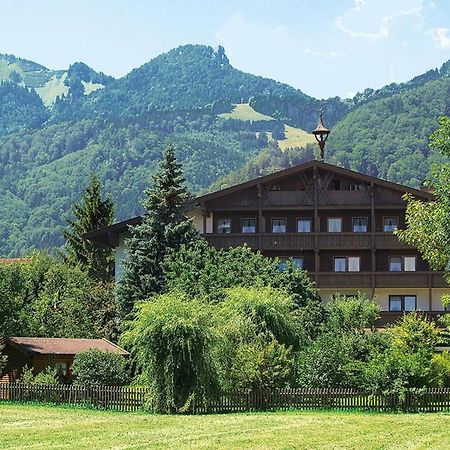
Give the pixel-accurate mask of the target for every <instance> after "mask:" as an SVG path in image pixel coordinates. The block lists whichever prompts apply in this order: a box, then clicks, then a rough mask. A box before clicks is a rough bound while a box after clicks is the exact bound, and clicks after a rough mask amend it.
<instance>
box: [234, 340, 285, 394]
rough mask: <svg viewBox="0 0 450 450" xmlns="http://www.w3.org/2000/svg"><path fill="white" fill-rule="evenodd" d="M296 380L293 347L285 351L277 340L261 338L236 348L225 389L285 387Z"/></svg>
mask: <svg viewBox="0 0 450 450" xmlns="http://www.w3.org/2000/svg"><path fill="white" fill-rule="evenodd" d="M293 378H294V361H293V357H292V348H291V347H288V348H286V347H285V346H284V345H283V344H280V343H278V342H277V341H276V340H275V339H270V340H269V341H267V339H263V338H259V339H255V340H254V341H253V342H250V343H247V344H241V345H240V346H239V347H238V348H237V350H236V353H235V355H234V358H233V365H232V367H231V370H230V376H229V380H227V381H228V383H227V386H226V387H228V388H235V389H273V388H283V387H288V386H290V385H292V381H293Z"/></svg>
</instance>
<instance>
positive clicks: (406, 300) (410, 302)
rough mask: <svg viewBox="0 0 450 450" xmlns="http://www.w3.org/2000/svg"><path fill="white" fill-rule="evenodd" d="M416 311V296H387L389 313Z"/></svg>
mask: <svg viewBox="0 0 450 450" xmlns="http://www.w3.org/2000/svg"><path fill="white" fill-rule="evenodd" d="M416 310H417V296H415V295H390V296H389V311H393V312H401V311H416Z"/></svg>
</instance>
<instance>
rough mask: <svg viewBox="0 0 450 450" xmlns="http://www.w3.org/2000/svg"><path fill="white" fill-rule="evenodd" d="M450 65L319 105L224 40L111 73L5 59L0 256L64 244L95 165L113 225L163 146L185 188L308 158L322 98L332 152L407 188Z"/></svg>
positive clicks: (0, 105) (444, 95)
mask: <svg viewBox="0 0 450 450" xmlns="http://www.w3.org/2000/svg"><path fill="white" fill-rule="evenodd" d="M449 69H450V66H449V63H446V64H444V66H443V67H442V68H441V69H439V70H433V71H429V72H427V73H426V74H423V75H421V76H419V77H416V78H414V79H413V80H411V82H408V83H402V84H396V85H389V86H387V87H384V88H382V89H379V90H377V91H374V90H365V91H363V93H360V94H357V96H355V97H354V98H353V99H346V100H342V99H340V98H338V97H335V98H331V99H325V100H319V99H315V98H313V97H310V96H308V95H306V94H305V93H303V92H302V91H300V90H298V89H294V88H293V87H291V86H288V85H286V84H282V83H278V82H276V81H274V80H270V79H267V78H262V77H258V76H255V75H251V74H247V73H244V72H242V71H240V70H237V69H236V68H234V67H232V66H231V64H230V62H229V60H228V58H227V56H226V54H225V51H224V49H223V48H222V47H219V48H218V49H213V48H211V47H207V46H200V45H186V46H182V47H179V48H176V49H174V50H171V51H170V52H168V53H165V54H163V55H160V56H158V57H156V58H154V59H153V60H151V61H150V62H148V63H146V64H144V65H143V66H141V67H139V68H137V69H135V70H133V71H131V72H130V73H129V74H128V75H126V76H124V77H122V78H120V79H113V78H112V77H108V76H106V75H104V74H102V73H97V72H95V71H94V70H93V69H91V68H89V67H88V66H86V65H85V64H83V63H74V64H72V65H71V66H70V67H69V68H68V69H67V70H66V71H52V70H50V69H47V68H45V67H44V66H41V65H39V64H36V63H33V62H30V61H27V60H22V59H20V58H16V57H13V56H8V55H1V56H0V80H1V79H2V80H4V81H3V82H2V83H1V84H0V255H5V256H8V255H21V254H25V253H26V252H28V251H29V250H30V249H31V248H47V247H50V248H52V247H57V246H59V245H61V243H62V237H61V226H63V224H64V218H65V217H66V216H67V215H68V214H69V213H70V205H71V204H72V203H73V202H74V201H75V200H76V199H77V198H78V197H79V195H80V193H81V191H82V190H83V187H84V185H85V184H86V182H87V179H88V177H89V173H90V172H91V171H96V172H97V173H98V174H99V176H100V178H101V180H102V182H103V185H104V187H105V191H106V193H107V194H108V195H111V196H112V197H113V199H114V200H115V201H116V203H117V219H118V220H121V219H124V218H126V217H128V216H131V215H134V214H138V213H139V212H140V205H139V201H138V200H139V199H140V198H141V196H142V191H143V189H144V188H145V187H146V186H147V184H148V180H149V177H150V175H151V173H152V172H153V171H154V169H155V167H156V164H157V163H158V161H159V160H160V158H161V153H162V149H163V147H164V145H165V144H166V143H167V142H169V141H170V142H173V143H175V144H176V145H177V146H178V157H179V159H180V161H182V163H183V167H184V172H185V176H186V179H187V184H188V187H189V188H190V190H191V191H192V192H193V193H198V192H201V191H205V190H207V189H210V188H211V187H212V186H213V187H214V188H219V187H223V186H226V185H229V184H232V183H236V182H240V181H243V180H245V179H248V178H252V177H255V176H259V175H263V174H266V173H270V172H271V171H275V170H279V169H282V168H284V167H288V166H289V165H292V164H297V163H299V162H302V161H305V160H307V159H310V158H312V157H313V156H314V154H315V152H317V149H316V146H315V144H314V138H313V137H312V136H311V135H310V134H308V133H307V132H310V130H312V129H313V128H314V127H315V125H316V123H317V109H318V108H319V107H322V108H323V109H324V115H325V119H326V123H327V125H329V126H332V133H331V135H330V139H329V143H328V144H327V149H326V152H327V159H329V160H330V161H332V162H335V163H337V164H340V165H342V166H345V167H351V168H354V169H356V170H360V171H362V172H367V173H370V174H372V175H376V176H383V177H386V178H388V179H391V180H393V181H400V182H405V183H409V184H411V185H414V186H416V185H418V184H419V183H420V182H421V180H422V179H423V178H424V177H425V176H426V175H427V173H428V171H429V166H430V163H431V162H432V161H435V160H438V159H439V156H438V155H434V154H432V153H430V152H429V150H428V147H427V137H428V134H429V133H430V132H431V131H432V129H433V128H434V127H435V124H436V120H437V118H438V117H439V115H441V114H443V113H445V112H446V111H447V110H448V105H449V104H450V101H449V98H450V91H449V87H448V83H449V81H450V79H449V78H448V74H449V71H450V70H449Z"/></svg>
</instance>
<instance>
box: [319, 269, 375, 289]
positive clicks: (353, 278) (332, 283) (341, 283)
mask: <svg viewBox="0 0 450 450" xmlns="http://www.w3.org/2000/svg"><path fill="white" fill-rule="evenodd" d="M310 276H311V278H312V279H313V280H314V281H315V282H316V285H317V287H318V288H351V289H363V288H364V289H370V287H371V286H372V284H371V283H372V275H371V272H341V273H337V272H320V273H310Z"/></svg>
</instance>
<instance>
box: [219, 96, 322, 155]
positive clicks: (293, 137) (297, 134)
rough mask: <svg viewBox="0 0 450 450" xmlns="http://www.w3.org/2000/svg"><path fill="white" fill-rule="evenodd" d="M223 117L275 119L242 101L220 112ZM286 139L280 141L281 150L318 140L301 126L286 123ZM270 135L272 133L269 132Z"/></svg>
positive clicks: (302, 145)
mask: <svg viewBox="0 0 450 450" xmlns="http://www.w3.org/2000/svg"><path fill="white" fill-rule="evenodd" d="M219 117H221V118H222V119H237V120H273V118H272V117H270V116H266V115H265V114H261V113H259V112H257V111H255V110H254V109H253V108H252V107H251V106H250V105H249V104H248V103H240V104H238V105H235V106H234V109H233V111H231V112H230V113H223V114H219ZM285 134H286V139H283V140H282V141H278V145H279V146H280V148H281V150H286V149H287V148H293V147H304V146H305V145H306V144H312V143H314V142H316V140H315V138H314V136H313V135H312V134H309V133H307V132H306V131H304V130H302V129H300V128H294V127H290V126H288V125H285ZM269 137H270V134H269Z"/></svg>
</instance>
